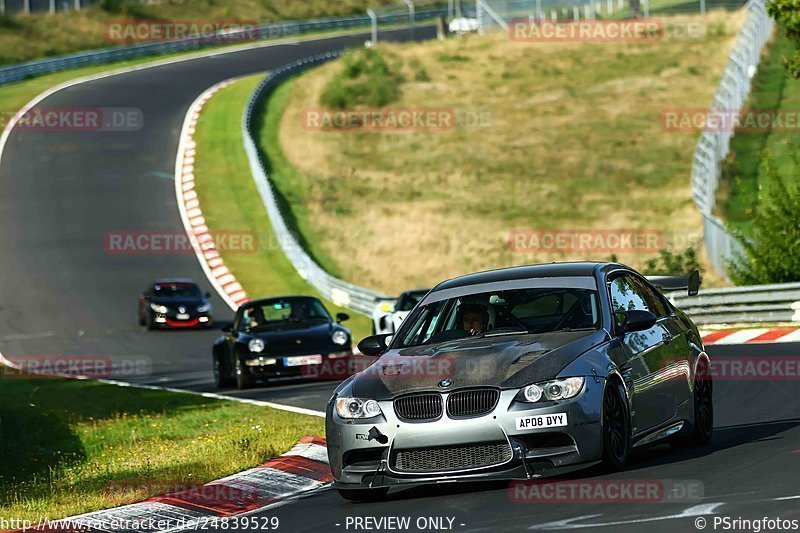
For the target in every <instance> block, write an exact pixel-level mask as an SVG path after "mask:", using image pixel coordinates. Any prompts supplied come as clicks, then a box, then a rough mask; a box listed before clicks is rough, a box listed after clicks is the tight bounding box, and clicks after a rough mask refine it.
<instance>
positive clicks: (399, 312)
mask: <svg viewBox="0 0 800 533" xmlns="http://www.w3.org/2000/svg"><path fill="white" fill-rule="evenodd" d="M429 290H430V289H416V290H413V291H406V292H404V293H403V294H401V295H400V297H399V298H386V299H380V300H376V303H375V309H374V310H373V311H372V334H373V335H382V334H384V333H394V332H395V331H397V328H399V327H400V323H401V322H402V321H403V319H404V318H405V317H406V316H407V315H408V313H409V311H411V310H412V309H414V306H415V305H417V302H418V301H420V300H421V299H422V297H423V296H425V295H426V294H428V291H429Z"/></svg>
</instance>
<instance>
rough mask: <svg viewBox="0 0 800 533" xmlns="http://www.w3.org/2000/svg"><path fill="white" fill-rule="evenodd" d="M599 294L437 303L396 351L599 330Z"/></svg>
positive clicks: (515, 294)
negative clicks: (485, 339)
mask: <svg viewBox="0 0 800 533" xmlns="http://www.w3.org/2000/svg"><path fill="white" fill-rule="evenodd" d="M597 302H598V300H597V291H595V290H591V289H574V288H537V289H511V290H502V291H492V292H485V293H479V294H470V295H468V296H461V297H457V298H450V299H445V300H440V301H438V302H432V303H430V304H428V305H425V306H424V307H422V308H420V309H418V310H417V311H416V312H415V313H413V316H412V317H411V320H410V321H409V322H408V323H409V326H408V327H407V328H403V330H401V332H400V333H399V335H400V337H399V338H398V339H397V340H396V343H397V344H395V347H408V346H419V345H422V344H436V343H439V342H444V341H447V340H452V339H458V338H465V337H490V336H501V335H514V334H527V333H547V332H551V331H573V330H582V329H598V328H599V327H600V311H599V307H598V303H597Z"/></svg>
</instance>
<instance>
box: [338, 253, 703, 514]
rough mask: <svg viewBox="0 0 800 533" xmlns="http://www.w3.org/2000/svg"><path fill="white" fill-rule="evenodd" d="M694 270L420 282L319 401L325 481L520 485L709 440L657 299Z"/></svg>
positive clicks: (534, 272) (686, 335)
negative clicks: (368, 359)
mask: <svg viewBox="0 0 800 533" xmlns="http://www.w3.org/2000/svg"><path fill="white" fill-rule="evenodd" d="M698 286H699V274H698V273H697V272H695V273H693V274H692V275H691V276H688V277H659V278H649V279H648V278H645V277H644V276H642V275H640V274H639V273H637V272H636V271H634V270H633V269H631V268H629V267H626V266H624V265H620V264H616V263H561V264H548V265H534V266H523V267H514V268H507V269H502V270H494V271H489V272H481V273H477V274H470V275H467V276H462V277H460V278H455V279H451V280H449V281H445V282H442V283H440V284H439V285H437V286H436V287H434V288H433V289H432V290H431V291H430V292H429V293H428V294H427V295H426V296H425V297H424V298H423V299H422V300H421V301H420V302H419V303H418V304H417V305H416V306H415V307H414V309H413V310H412V311H411V313H410V314H409V315H408V317H407V318H406V319H405V320H404V321H403V323H402V325H401V326H400V328H399V329H398V331H397V332H396V333H395V334H393V335H375V336H372V337H367V338H366V339H364V340H362V341H361V342H360V343H359V345H358V348H359V350H360V351H361V352H362V353H363V354H365V355H367V356H378V357H380V359H378V360H377V361H376V362H375V363H374V364H373V365H372V366H370V367H368V368H367V369H365V370H363V371H361V372H359V373H358V374H355V375H354V376H352V377H350V378H349V379H347V380H345V381H344V382H343V383H342V384H341V385H340V386H339V387H338V388H337V389H336V391H335V392H334V394H333V397H332V398H331V399H330V401H329V402H328V405H327V413H326V414H327V420H326V436H327V450H328V458H329V462H330V465H331V470H332V472H333V477H334V487H335V488H337V489H338V490H339V492H340V494H341V495H342V496H343V497H344V498H346V499H350V500H367V499H372V498H375V497H380V496H382V495H383V494H385V493H386V492H387V491H388V490H389V489H390V488H391V487H400V486H411V485H418V484H425V483H443V482H451V481H477V480H488V479H531V478H536V477H539V476H544V475H553V474H556V473H564V472H565V471H569V470H574V469H577V468H583V467H586V466H587V465H590V464H594V463H596V462H599V461H604V462H605V463H607V464H608V465H609V466H610V467H612V468H614V469H620V468H624V467H625V465H626V463H627V462H628V457H629V454H630V453H631V450H632V449H633V448H636V447H638V446H645V445H649V444H652V443H656V442H670V443H672V444H679V445H685V444H689V443H694V444H704V443H707V442H708V441H709V439H710V438H711V433H712V430H713V427H714V422H713V420H714V419H713V396H712V382H711V374H710V371H709V370H710V365H711V362H710V359H709V357H708V355H707V354H706V352H705V349H704V347H703V341H702V340H701V338H700V334H699V332H698V330H697V328H696V327H695V325H694V324H693V323H692V321H691V320H690V319H689V317H688V316H687V315H686V314H685V313H683V312H682V311H680V310H679V309H677V308H675V306H673V305H672V303H670V301H669V300H668V299H667V298H665V297H664V295H663V294H662V293H661V292H659V290H657V288H660V289H662V290H667V289H678V288H681V289H684V290H686V289H688V291H689V293H690V294H696V292H697V289H698Z"/></svg>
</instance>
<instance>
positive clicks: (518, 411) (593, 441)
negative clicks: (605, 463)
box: [326, 378, 604, 488]
mask: <svg viewBox="0 0 800 533" xmlns="http://www.w3.org/2000/svg"><path fill="white" fill-rule="evenodd" d="M603 385H604V382H603V380H599V381H598V382H596V381H595V380H594V379H593V378H586V383H585V384H584V388H583V390H582V391H581V393H580V394H579V395H578V396H577V397H575V398H573V399H570V400H565V401H559V402H544V403H542V404H541V405H540V404H528V403H522V402H515V401H514V397H515V396H516V394H517V390H506V391H502V392H501V395H500V400H499V402H498V403H497V406H496V407H495V409H494V410H493V411H492V412H490V413H488V414H486V415H483V416H480V417H476V418H466V419H465V418H458V419H454V418H450V417H448V415H447V414H446V413H445V414H443V415H442V418H440V419H439V420H436V421H431V422H408V421H404V420H402V419H400V418H399V417H398V416H397V415H396V414H395V411H394V408H393V402H392V401H391V400H389V401H381V402H379V403H380V406H381V410H382V411H383V415H381V416H377V417H374V418H373V419H370V420H366V421H365V420H357V421H354V420H346V419H342V418H340V417H339V416H338V415H337V414H336V413H335V412H334V410H333V401H331V402H330V403H329V404H328V409H327V418H326V434H327V435H326V436H327V448H328V459H329V462H330V466H331V471H332V472H333V477H334V482H335V486H337V487H339V488H367V487H370V488H378V487H393V486H400V485H403V486H405V485H420V484H430V483H442V482H450V481H465V482H466V481H478V480H487V479H530V478H534V477H540V476H547V475H552V474H555V473H564V472H566V471H570V470H575V469H578V468H583V467H584V466H587V465H589V464H592V463H594V462H596V461H599V460H600V458H601V457H602V453H603V444H602V443H603V439H602V428H601V416H600V406H601V405H602V395H603ZM443 396H444V399H443V401H444V402H445V404H446V401H447V397H446V396H447V395H446V394H443ZM534 406H535V407H534ZM556 413H565V414H566V415H567V425H566V426H561V427H551V428H536V429H530V428H526V429H518V428H517V418H521V417H527V416H534V415H548V414H556ZM372 428H375V430H373V433H372V435H373V436H374V435H377V434H380V435H383V436H385V442H384V443H383V444H381V443H380V442H378V441H377V440H376V439H375V438H370V430H371V429H372ZM376 431H377V433H376ZM483 443H507V445H508V446H509V447H510V449H511V456H510V458H509V459H508V460H504V461H503V462H501V463H497V464H491V465H488V466H480V467H468V468H460V469H457V470H436V471H427V472H417V471H415V472H409V471H403V470H401V469H399V468H398V465H397V453H398V452H400V451H410V450H429V449H437V450H445V451H447V450H450V449H453V447H469V446H471V445H479V444H483Z"/></svg>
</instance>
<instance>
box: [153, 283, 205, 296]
mask: <svg viewBox="0 0 800 533" xmlns="http://www.w3.org/2000/svg"><path fill="white" fill-rule="evenodd" d="M153 296H155V297H156V298H202V296H203V295H202V294H201V293H200V289H199V288H198V287H197V285H195V284H194V283H159V284H158V285H154V286H153Z"/></svg>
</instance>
